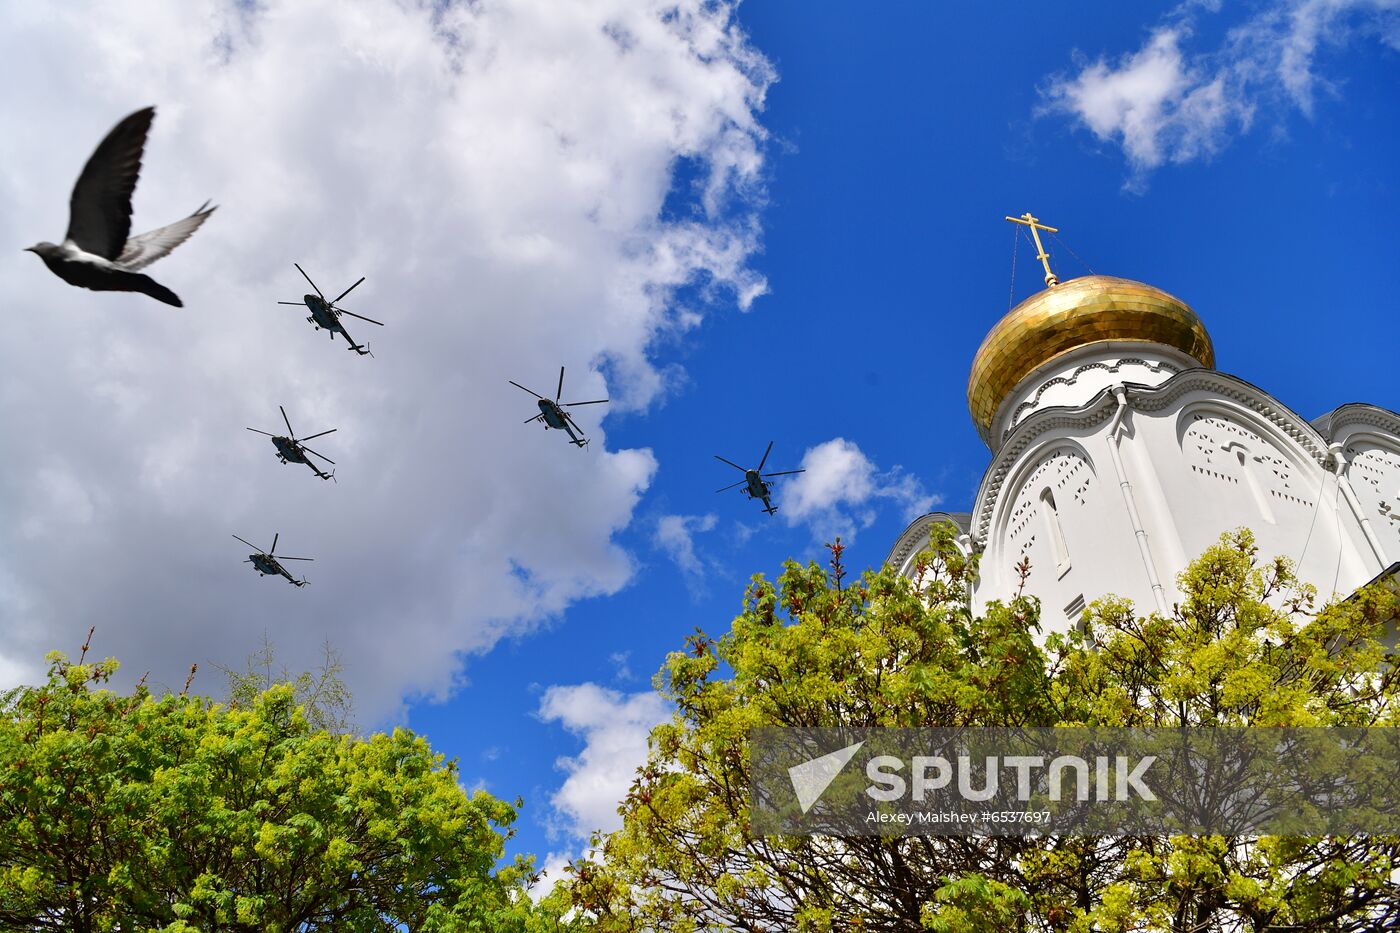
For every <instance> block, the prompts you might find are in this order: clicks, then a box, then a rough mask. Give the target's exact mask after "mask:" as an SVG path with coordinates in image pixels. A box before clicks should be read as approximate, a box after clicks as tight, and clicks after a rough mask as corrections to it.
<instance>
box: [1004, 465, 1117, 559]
mask: <svg viewBox="0 0 1400 933" xmlns="http://www.w3.org/2000/svg"><path fill="white" fill-rule="evenodd" d="M1098 485H1099V480H1098V474H1097V471H1096V470H1095V468H1094V462H1093V458H1092V457H1090V455H1089V452H1088V451H1087V450H1085V449H1084V446H1083V445H1082V444H1080V443H1078V442H1077V441H1074V440H1072V439H1069V438H1057V439H1055V440H1053V441H1050V442H1048V443H1047V444H1045V445H1044V446H1043V447H1041V448H1040V449H1038V450H1036V451H1035V452H1033V453H1031V454H1030V455H1029V456H1026V457H1024V458H1023V460H1022V462H1021V466H1020V468H1019V469H1017V470H1016V471H1015V472H1014V474H1013V475H1012V476H1011V477H1010V478H1009V479H1008V481H1007V483H1006V485H1005V487H1004V488H1005V490H1006V491H1007V492H1008V493H1009V496H1007V497H1005V498H1004V499H1003V502H1004V503H1005V505H1004V508H1003V510H1002V514H1001V515H1000V516H999V517H998V518H997V520H996V522H995V526H996V532H995V533H994V535H993V536H992V538H993V540H995V541H998V542H1000V543H1001V546H1002V548H1003V549H1004V550H1003V553H1002V554H1001V555H1000V556H1001V557H1002V559H1003V560H1007V559H1009V560H1011V561H1012V562H1015V561H1017V560H1020V559H1021V558H1023V557H1032V555H1035V558H1034V559H1032V568H1033V570H1032V572H1034V569H1035V567H1036V566H1037V565H1041V566H1043V565H1047V564H1048V565H1050V566H1051V567H1052V568H1053V571H1054V576H1055V578H1057V579H1058V578H1060V577H1063V576H1064V575H1065V574H1066V573H1068V572H1069V570H1070V568H1071V567H1072V566H1073V558H1074V554H1075V551H1076V547H1077V548H1079V549H1080V550H1081V551H1082V550H1083V549H1084V548H1085V547H1086V546H1087V544H1088V542H1086V541H1083V540H1078V541H1076V539H1075V536H1074V534H1073V533H1072V532H1071V531H1070V527H1071V525H1073V524H1074V523H1075V520H1076V519H1077V518H1079V517H1080V516H1081V515H1082V512H1083V510H1085V509H1086V508H1088V507H1089V503H1090V502H1091V501H1092V500H1093V499H1094V498H1095V497H1096V496H1097V495H1098ZM1004 569H1005V568H997V570H998V572H1002V571H1004Z"/></svg>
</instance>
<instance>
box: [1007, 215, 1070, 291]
mask: <svg viewBox="0 0 1400 933" xmlns="http://www.w3.org/2000/svg"><path fill="white" fill-rule="evenodd" d="M1006 219H1007V220H1009V221H1011V222H1012V223H1013V224H1021V225H1022V226H1023V227H1030V228H1031V236H1032V237H1033V238H1034V239H1035V248H1036V249H1037V250H1039V254H1038V255H1037V256H1036V257H1035V258H1036V259H1039V260H1040V264H1041V265H1042V266H1044V267H1045V284H1046V285H1052V286H1053V285H1059V284H1060V280H1059V278H1058V277H1057V276H1056V275H1055V273H1053V272H1051V271H1050V254H1049V253H1047V252H1046V251H1045V246H1044V244H1042V243H1041V242H1040V231H1042V230H1046V231H1048V232H1050V233H1059V232H1060V229H1059V228H1058V227H1047V226H1046V225H1045V224H1043V223H1041V222H1040V220H1039V219H1038V218H1036V217H1032V216H1031V214H1030V212H1029V211H1027V212H1026V213H1024V214H1022V215H1021V216H1020V217H1008V218H1006Z"/></svg>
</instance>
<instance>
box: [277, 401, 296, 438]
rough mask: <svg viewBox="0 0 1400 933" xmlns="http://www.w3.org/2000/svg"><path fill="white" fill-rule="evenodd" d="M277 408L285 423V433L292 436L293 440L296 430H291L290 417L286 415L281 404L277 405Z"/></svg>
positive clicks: (285, 410)
mask: <svg viewBox="0 0 1400 933" xmlns="http://www.w3.org/2000/svg"><path fill="white" fill-rule="evenodd" d="M277 410H278V411H280V412H281V413H282V420H283V421H285V422H286V423H287V433H288V434H290V435H291V436H292V439H293V440H295V439H296V436H297V432H296V431H293V430H292V419H290V418H288V417H287V409H285V408H283V407H282V406H281V405H278V406H277Z"/></svg>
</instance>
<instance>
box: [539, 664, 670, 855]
mask: <svg viewBox="0 0 1400 933" xmlns="http://www.w3.org/2000/svg"><path fill="white" fill-rule="evenodd" d="M539 715H540V718H541V719H543V720H544V721H545V722H558V723H560V724H561V725H562V726H563V727H564V728H565V729H568V730H569V731H570V732H572V733H573V734H575V735H577V736H580V737H582V738H583V740H584V747H583V750H582V751H581V752H579V754H578V755H576V756H573V757H563V758H560V759H559V760H558V761H557V762H556V764H557V766H558V767H559V768H560V769H562V770H563V771H565V772H567V773H568V775H569V776H568V777H567V778H566V779H565V780H564V783H563V785H562V786H561V787H560V788H559V790H558V791H556V792H555V793H554V795H553V796H552V797H551V798H550V804H551V805H552V806H553V807H554V809H555V811H556V812H557V813H558V815H559V816H560V818H561V820H562V822H563V827H562V828H563V829H564V830H565V832H567V833H568V834H569V835H570V836H572V837H574V838H575V839H587V838H588V836H589V834H590V833H592V832H593V831H595V830H601V831H603V832H612V831H613V830H616V829H618V828H620V827H621V826H622V818H621V817H620V816H618V814H617V808H618V804H619V803H621V801H622V799H623V797H625V796H626V795H627V789H628V788H629V787H631V786H632V781H633V779H634V777H635V776H636V771H637V769H638V768H639V767H641V766H642V765H644V764H645V763H646V758H647V736H648V735H650V734H651V730H652V728H653V727H654V726H656V725H657V724H658V723H660V722H662V721H663V720H664V719H665V718H666V716H667V715H668V713H667V708H666V703H665V701H664V700H662V699H661V697H660V695H659V694H657V693H654V692H652V691H650V690H646V691H642V692H640V693H633V694H622V693H619V692H618V691H616V690H610V689H608V688H607V687H601V686H599V685H597V684H594V683H583V684H577V685H572V686H553V687H550V688H549V689H548V690H546V691H545V693H544V696H543V697H542V698H541V699H540V709H539Z"/></svg>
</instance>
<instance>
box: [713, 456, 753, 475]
mask: <svg viewBox="0 0 1400 933" xmlns="http://www.w3.org/2000/svg"><path fill="white" fill-rule="evenodd" d="M715 459H716V460H718V461H720V462H721V463H727V464H729V465H730V466H732V467H733V468H734V469H736V470H739V471H740V472H742V473H747V472H749V470H748V467H741V466H739V464H737V463H735V462H734V461H733V460H725V459H724V458H723V457H721V456H720V455H719V454H715Z"/></svg>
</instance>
